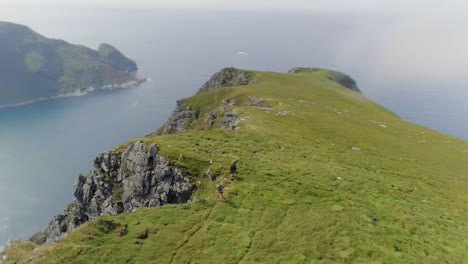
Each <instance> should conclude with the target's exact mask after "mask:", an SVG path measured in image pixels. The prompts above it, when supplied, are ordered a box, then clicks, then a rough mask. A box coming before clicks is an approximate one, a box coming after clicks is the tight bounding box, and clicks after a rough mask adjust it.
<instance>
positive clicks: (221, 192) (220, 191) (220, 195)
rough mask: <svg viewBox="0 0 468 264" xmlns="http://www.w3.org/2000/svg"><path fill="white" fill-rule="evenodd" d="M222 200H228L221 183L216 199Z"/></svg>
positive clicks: (217, 188)
mask: <svg viewBox="0 0 468 264" xmlns="http://www.w3.org/2000/svg"><path fill="white" fill-rule="evenodd" d="M221 198H223V199H224V200H226V198H224V195H223V184H222V183H219V184H218V186H216V199H217V200H218V201H219V200H220V199H221Z"/></svg>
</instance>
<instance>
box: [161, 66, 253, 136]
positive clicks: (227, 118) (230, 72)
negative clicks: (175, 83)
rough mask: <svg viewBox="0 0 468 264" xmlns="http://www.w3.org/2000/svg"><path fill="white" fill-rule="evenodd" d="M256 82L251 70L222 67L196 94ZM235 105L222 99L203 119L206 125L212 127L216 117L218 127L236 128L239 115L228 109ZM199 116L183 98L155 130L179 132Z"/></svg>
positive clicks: (163, 133)
mask: <svg viewBox="0 0 468 264" xmlns="http://www.w3.org/2000/svg"><path fill="white" fill-rule="evenodd" d="M255 82H257V79H256V78H255V77H254V75H253V74H252V73H251V72H248V71H243V70H239V69H236V68H224V69H222V70H220V71H219V72H217V73H215V74H214V75H213V76H211V78H210V80H208V81H207V82H206V83H205V84H203V86H202V87H201V88H200V89H199V90H198V92H197V94H201V93H206V92H209V91H213V90H216V89H218V88H221V87H233V86H241V85H249V84H253V83H255ZM232 105H235V102H234V101H233V100H232V101H231V100H229V99H228V100H223V101H222V104H221V105H220V106H219V109H215V110H213V111H212V112H210V113H209V114H208V116H207V117H206V118H205V119H204V120H205V122H206V123H207V124H208V127H210V128H212V127H213V125H214V124H215V123H216V122H215V121H216V120H217V118H221V124H220V126H219V127H220V128H223V129H233V128H236V126H237V124H238V123H239V121H240V118H239V115H238V114H237V113H236V112H235V111H230V110H229V109H228V107H229V106H232ZM199 118H200V111H198V110H197V109H194V108H193V107H191V106H190V105H188V104H187V103H186V102H185V101H184V100H179V101H178V102H177V106H176V109H175V110H174V111H173V112H172V114H171V117H170V118H169V120H168V121H167V122H166V123H165V124H164V125H163V126H162V127H161V128H160V129H159V130H158V131H157V133H158V134H159V135H168V134H175V133H180V132H183V131H185V130H187V129H188V128H189V127H190V125H191V124H192V122H194V121H195V120H197V119H199Z"/></svg>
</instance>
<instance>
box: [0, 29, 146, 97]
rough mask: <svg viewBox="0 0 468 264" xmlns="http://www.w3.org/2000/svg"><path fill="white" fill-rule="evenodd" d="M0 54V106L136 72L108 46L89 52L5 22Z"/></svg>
mask: <svg viewBox="0 0 468 264" xmlns="http://www.w3.org/2000/svg"><path fill="white" fill-rule="evenodd" d="M0 58H1V60H0V106H1V105H7V104H15V103H20V102H24V101H29V100H34V99H38V98H41V97H52V96H57V95H63V94H67V93H70V92H74V91H76V90H79V89H86V88H89V87H90V86H93V87H100V86H104V85H112V84H120V83H123V82H128V81H133V80H135V76H134V74H133V72H134V71H136V70H137V66H136V64H135V62H133V61H132V60H130V59H128V58H126V57H125V56H123V55H122V54H121V53H120V52H119V51H118V50H117V49H115V48H114V47H112V46H110V45H108V44H101V46H100V47H99V50H97V51H94V50H91V49H89V48H86V47H84V46H79V45H73V44H69V43H67V42H65V41H63V40H55V39H49V38H46V37H44V36H41V35H40V34H38V33H36V32H34V31H32V30H31V29H29V28H28V27H26V26H22V25H18V24H13V23H7V22H0Z"/></svg>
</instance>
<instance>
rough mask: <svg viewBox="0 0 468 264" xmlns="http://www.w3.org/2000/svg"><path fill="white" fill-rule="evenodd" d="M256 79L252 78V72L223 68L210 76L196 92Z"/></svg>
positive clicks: (249, 82) (238, 84)
mask: <svg viewBox="0 0 468 264" xmlns="http://www.w3.org/2000/svg"><path fill="white" fill-rule="evenodd" d="M256 81H257V80H256V79H255V78H254V76H253V74H252V73H250V72H248V71H243V70H239V69H236V68H224V69H222V70H220V71H219V72H217V73H215V74H214V75H213V76H211V78H210V79H209V80H208V81H207V82H206V83H205V84H203V86H202V87H201V88H200V89H199V90H198V92H197V94H200V93H205V92H208V91H212V90H215V89H218V88H220V87H233V86H240V85H249V84H252V83H255V82H256Z"/></svg>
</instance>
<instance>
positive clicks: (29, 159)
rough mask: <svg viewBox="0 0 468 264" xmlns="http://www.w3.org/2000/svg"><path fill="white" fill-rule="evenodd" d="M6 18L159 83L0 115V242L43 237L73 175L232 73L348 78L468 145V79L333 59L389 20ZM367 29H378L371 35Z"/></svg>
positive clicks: (21, 14)
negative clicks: (335, 73) (111, 55)
mask: <svg viewBox="0 0 468 264" xmlns="http://www.w3.org/2000/svg"><path fill="white" fill-rule="evenodd" d="M0 17H2V19H4V20H9V21H13V22H17V23H23V24H28V25H30V26H31V27H32V28H33V29H35V30H38V31H39V32H41V33H43V34H44V35H46V36H49V37H55V38H61V39H66V40H68V41H70V42H72V43H78V44H83V45H87V46H90V47H97V45H98V44H99V43H100V42H109V43H111V44H113V45H115V46H116V47H117V48H119V49H120V50H121V51H122V52H123V53H124V54H126V55H128V56H129V57H131V58H134V59H135V60H136V61H137V63H138V64H139V66H140V72H139V74H140V75H141V76H142V77H147V78H151V79H152V81H151V82H149V83H146V84H144V85H142V86H141V87H139V88H135V89H128V90H118V91H110V92H98V93H94V94H91V95H86V96H83V97H75V98H66V99H60V100H53V101H47V102H41V103H37V104H34V105H28V106H23V107H19V108H14V109H8V110H3V111H0V168H1V169H0V201H1V202H0V244H2V241H6V239H7V238H8V237H9V236H19V237H21V238H27V237H28V236H30V235H32V234H33V233H34V232H35V231H38V230H40V229H41V228H43V227H44V226H45V225H46V224H47V222H48V220H49V219H50V218H51V217H52V216H53V215H54V214H57V213H59V212H60V211H61V210H62V209H63V208H64V207H65V206H66V205H67V204H68V203H69V202H70V201H71V200H72V189H73V184H74V181H75V178H76V177H77V176H78V174H79V173H87V172H88V171H89V170H90V169H91V166H92V161H93V159H94V157H95V155H96V154H98V153H100V152H102V151H105V150H108V149H111V148H112V147H114V146H115V145H118V144H120V143H122V142H125V141H126V140H128V139H130V138H132V137H136V136H140V135H144V134H148V133H150V132H152V131H154V130H155V129H157V128H158V127H159V126H161V125H162V124H163V122H164V121H165V120H166V119H167V117H168V116H169V114H170V113H171V111H172V110H173V108H174V106H175V102H176V100H177V99H179V98H182V97H187V96H190V95H191V94H193V93H194V92H195V91H196V89H197V88H198V87H200V86H201V84H202V83H203V82H204V81H206V80H207V79H208V78H209V76H210V75H211V74H212V73H214V72H215V71H217V70H219V69H220V68H222V67H226V66H236V67H239V68H248V69H261V70H271V71H287V70H288V69H289V68H291V67H294V66H320V67H327V68H333V69H338V70H342V71H344V72H347V73H349V74H350V75H351V76H353V77H354V78H355V79H356V80H357V81H358V84H359V86H360V87H361V89H362V90H363V91H364V93H365V94H366V95H368V96H369V97H371V98H372V99H374V100H376V101H378V102H380V103H382V104H384V105H385V106H387V107H389V108H390V109H391V110H393V111H394V112H396V113H397V114H398V115H400V116H401V117H403V118H404V119H407V120H410V121H414V122H417V123H419V124H422V125H425V126H429V127H432V128H435V129H439V130H441V131H445V132H447V133H450V134H452V135H455V136H458V137H462V138H465V139H468V123H467V122H461V121H460V120H465V119H466V116H468V109H467V105H468V104H466V98H467V95H468V93H467V91H466V89H464V87H468V86H467V85H468V83H467V81H466V80H450V81H446V80H440V79H437V80H435V79H431V78H432V77H431V76H425V77H424V78H419V79H398V80H396V79H393V78H389V77H388V75H386V74H384V73H381V74H379V73H378V72H376V71H375V69H374V68H375V67H374V64H373V61H374V59H375V58H373V57H372V56H371V55H369V57H360V58H359V63H358V62H357V61H356V59H355V58H354V57H353V56H342V57H340V56H337V54H343V52H344V51H346V49H345V48H346V47H347V43H348V42H349V40H350V38H352V37H355V38H358V39H360V38H362V39H365V40H366V43H368V44H367V45H371V46H372V43H378V42H379V41H380V39H379V38H380V35H379V34H378V32H379V30H380V27H379V26H385V25H388V24H389V23H391V21H392V20H391V19H389V18H380V17H372V16H369V17H366V18H365V19H364V18H362V17H359V18H358V17H356V16H355V15H353V14H343V13H340V14H331V13H301V12H299V13H297V12H296V13H288V12H279V11H276V12H273V13H268V12H262V13H258V12H257V13H254V12H235V11H232V12H225V11H224V12H215V11H211V12H200V11H196V10H195V11H174V10H105V9H99V10H79V12H77V11H76V10H73V11H71V10H63V9H53V10H48V11H47V13H43V12H42V11H41V10H13V11H11V10H10V11H9V10H0ZM241 18H242V19H241ZM369 24H372V25H377V26H375V28H370V29H369V28H367V25H369ZM363 28H365V29H366V30H367V31H366V30H365V31H363V30H362V29H363ZM360 32H361V33H360ZM362 32H365V36H363V35H362ZM359 34H361V35H359ZM239 51H242V52H245V53H247V54H245V53H238V52H239ZM346 52H349V53H352V52H353V50H349V51H346ZM346 52H345V53H346ZM370 72H372V74H370ZM0 85H1V84H0Z"/></svg>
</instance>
